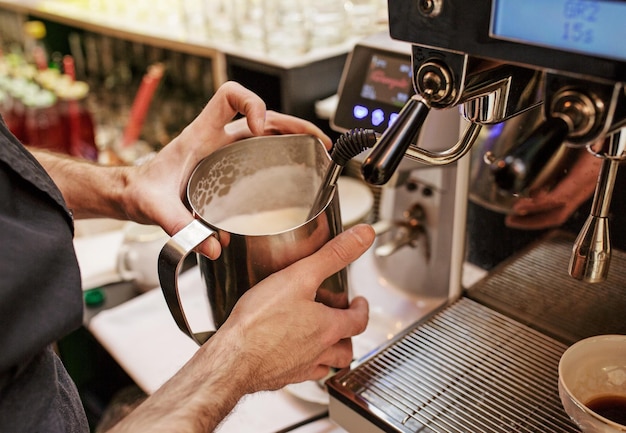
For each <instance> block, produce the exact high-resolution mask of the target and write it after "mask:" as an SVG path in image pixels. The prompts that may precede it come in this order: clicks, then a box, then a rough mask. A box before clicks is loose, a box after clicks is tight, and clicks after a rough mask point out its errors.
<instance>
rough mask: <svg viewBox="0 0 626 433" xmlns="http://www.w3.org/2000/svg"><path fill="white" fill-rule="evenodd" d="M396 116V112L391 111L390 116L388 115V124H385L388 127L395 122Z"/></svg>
mask: <svg viewBox="0 0 626 433" xmlns="http://www.w3.org/2000/svg"><path fill="white" fill-rule="evenodd" d="M397 118H398V113H391V116H389V124H388V125H387V127H390V126H391V125H393V122H395V121H396V119H397Z"/></svg>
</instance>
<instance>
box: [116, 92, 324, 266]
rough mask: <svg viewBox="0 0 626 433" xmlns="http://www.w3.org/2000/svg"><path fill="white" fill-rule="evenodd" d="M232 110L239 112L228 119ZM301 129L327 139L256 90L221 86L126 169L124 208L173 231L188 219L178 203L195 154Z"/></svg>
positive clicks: (212, 246)
mask: <svg viewBox="0 0 626 433" xmlns="http://www.w3.org/2000/svg"><path fill="white" fill-rule="evenodd" d="M237 114H242V115H243V116H244V117H243V118H241V119H239V120H236V121H234V122H233V118H234V117H235V116H236V115H237ZM290 133H303V134H311V135H315V136H317V137H319V138H320V139H321V140H322V141H323V143H324V145H325V146H326V147H327V148H329V149H330V147H331V146H332V142H331V140H330V138H328V137H327V136H326V135H325V134H324V133H323V132H322V130H320V129H319V128H318V127H316V126H315V125H313V124H312V123H310V122H308V121H305V120H302V119H299V118H296V117H293V116H288V115H284V114H280V113H276V112H273V111H266V108H265V103H264V102H263V101H262V100H261V98H259V97H258V96H257V95H256V94H254V93H253V92H251V91H250V90H247V89H245V88H244V87H242V86H241V85H239V84H236V83H234V82H228V83H225V84H224V85H222V86H221V87H220V88H219V89H218V90H217V92H216V93H215V95H214V96H213V97H212V98H211V100H210V101H209V102H208V104H207V105H206V107H205V108H204V110H202V112H201V113H200V115H199V116H198V117H197V118H196V119H195V120H194V121H193V122H192V123H191V124H189V125H188V126H187V127H186V128H185V129H184V130H183V131H182V133H181V134H180V135H179V136H178V137H176V138H175V139H174V140H172V142H171V143H169V144H168V145H167V146H165V147H164V148H163V150H161V151H160V152H159V153H158V154H157V156H156V157H155V158H153V159H152V160H151V161H150V162H148V163H146V164H144V165H142V166H140V167H138V168H137V169H135V170H131V171H129V175H128V181H127V186H128V191H127V194H126V195H125V198H126V200H128V201H127V203H126V204H125V208H126V209H127V212H128V214H129V217H130V218H131V219H133V220H135V221H139V222H147V223H157V224H159V225H161V226H162V227H163V228H164V229H165V231H166V232H167V233H169V234H170V235H173V234H174V233H176V232H178V231H179V230H181V229H182V228H184V227H185V226H186V225H187V224H188V223H190V222H191V221H192V219H193V217H192V215H191V213H190V212H189V211H188V210H187V208H186V207H185V206H184V205H183V201H182V200H181V197H184V195H185V188H186V182H187V180H188V179H189V177H190V176H191V173H192V171H193V169H194V168H195V167H196V165H197V164H198V163H199V162H200V160H201V159H203V158H204V157H206V156H207V155H209V154H210V153H212V152H214V151H215V150H217V149H219V148H221V147H223V146H225V145H226V144H229V143H232V142H233V141H236V140H240V139H243V138H246V137H250V136H257V135H271V134H290ZM219 248H220V247H219V242H217V241H216V240H215V238H214V237H211V238H210V239H209V240H208V241H206V242H204V243H203V244H202V245H201V247H200V249H201V252H203V253H204V254H205V255H207V256H208V257H211V258H216V257H217V256H218V255H219V251H220V249H219Z"/></svg>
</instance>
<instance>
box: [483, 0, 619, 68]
mask: <svg viewBox="0 0 626 433" xmlns="http://www.w3.org/2000/svg"><path fill="white" fill-rule="evenodd" d="M491 36H492V37H494V38H498V39H506V40H511V41H515V42H523V43H528V44H532V45H537V46H543V47H548V48H556V49H560V50H564V51H570V52H576V53H583V54H588V55H591V56H597V57H606V58H612V59H617V60H626V42H625V41H626V1H623V0H622V1H618V0H493V9H492V16H491Z"/></svg>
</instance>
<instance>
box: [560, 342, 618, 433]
mask: <svg viewBox="0 0 626 433" xmlns="http://www.w3.org/2000/svg"><path fill="white" fill-rule="evenodd" d="M559 395H560V397H561V402H562V403H563V407H564V409H565V412H567V414H568V415H569V416H570V417H571V418H572V420H574V422H575V423H576V424H577V425H578V426H579V427H580V429H581V430H582V431H583V432H585V433H617V432H626V426H623V425H620V424H617V423H615V422H612V421H610V420H608V419H606V418H604V417H602V416H600V415H598V414H597V413H595V412H593V411H592V410H590V409H589V408H588V407H587V406H586V404H587V403H588V402H589V401H591V400H593V399H595V398H599V397H605V396H621V397H623V398H626V335H600V336H596V337H590V338H586V339H584V340H581V341H579V342H577V343H575V344H573V345H572V346H571V347H569V348H568V349H567V350H566V351H565V353H563V356H562V357H561V361H560V362H559Z"/></svg>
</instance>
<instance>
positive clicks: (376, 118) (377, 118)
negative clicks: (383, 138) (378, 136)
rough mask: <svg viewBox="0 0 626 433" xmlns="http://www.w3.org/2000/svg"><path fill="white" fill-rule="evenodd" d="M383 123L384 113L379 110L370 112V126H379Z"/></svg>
mask: <svg viewBox="0 0 626 433" xmlns="http://www.w3.org/2000/svg"><path fill="white" fill-rule="evenodd" d="M384 121H385V112H384V111H383V110H381V109H380V108H377V109H376V110H374V111H372V125H374V126H380V125H381V124H382V123H383V122H384Z"/></svg>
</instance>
